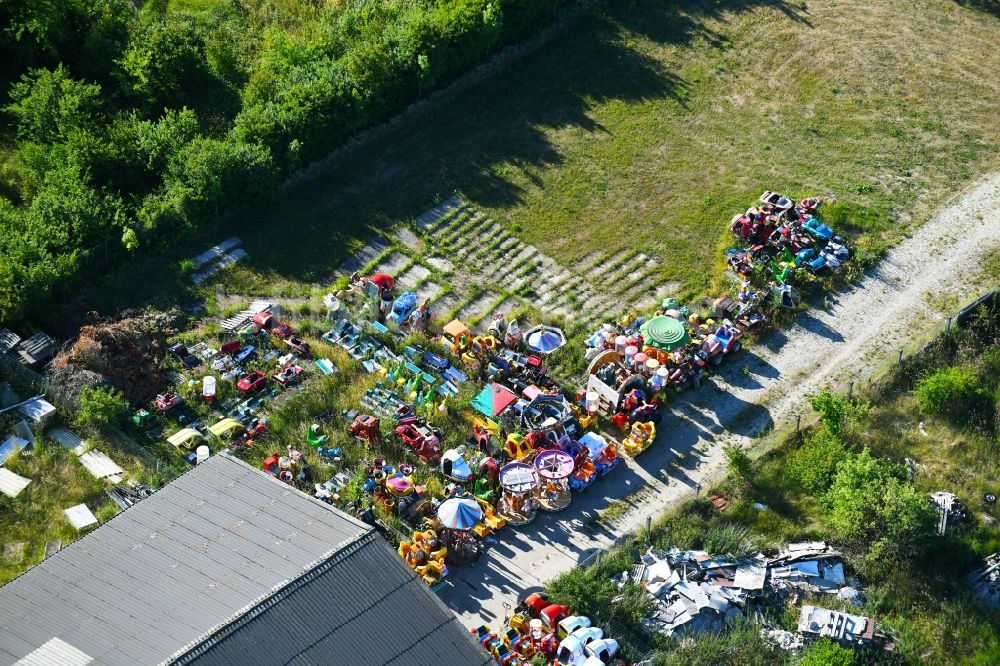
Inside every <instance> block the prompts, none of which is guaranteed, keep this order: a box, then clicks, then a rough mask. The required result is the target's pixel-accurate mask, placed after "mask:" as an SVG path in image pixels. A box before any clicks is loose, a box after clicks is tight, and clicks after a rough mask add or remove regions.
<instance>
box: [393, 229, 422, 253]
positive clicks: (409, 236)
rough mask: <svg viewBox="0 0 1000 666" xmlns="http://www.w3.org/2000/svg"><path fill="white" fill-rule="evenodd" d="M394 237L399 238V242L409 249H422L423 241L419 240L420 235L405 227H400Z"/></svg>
mask: <svg viewBox="0 0 1000 666" xmlns="http://www.w3.org/2000/svg"><path fill="white" fill-rule="evenodd" d="M396 238H398V239H399V242H400V243H402V244H403V245H404V246H405V247H408V248H410V249H411V250H417V251H420V250H421V249H423V246H424V242H423V241H422V240H420V236H418V235H416V234H415V233H413V230H411V229H408V228H407V227H402V228H400V230H399V232H398V233H397V234H396Z"/></svg>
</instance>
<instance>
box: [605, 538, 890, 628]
mask: <svg viewBox="0 0 1000 666" xmlns="http://www.w3.org/2000/svg"><path fill="white" fill-rule="evenodd" d="M629 581H632V582H635V583H639V584H640V585H642V586H643V587H644V588H645V589H646V591H647V592H648V593H649V594H650V596H651V597H652V598H653V599H654V600H655V601H656V604H655V607H654V611H653V613H652V615H651V616H650V617H648V618H646V619H644V620H643V625H644V627H645V628H646V629H647V630H648V631H657V632H663V633H665V634H667V635H668V636H680V635H683V634H689V633H701V632H715V631H718V630H720V629H721V628H722V626H723V625H724V624H725V623H726V622H728V621H730V620H732V619H733V618H738V617H743V616H744V615H745V614H746V613H747V611H746V606H747V602H748V601H750V600H751V599H755V598H759V597H764V596H769V595H771V594H774V593H778V594H786V593H789V592H791V591H792V590H800V591H803V592H809V593H812V594H821V593H830V594H837V595H838V596H839V597H840V598H841V599H845V600H848V601H850V602H851V603H854V604H856V605H861V599H860V596H859V593H858V591H857V590H856V589H855V588H853V587H850V586H849V585H848V581H847V577H846V575H845V573H844V565H843V562H841V560H840V553H838V552H837V551H835V550H833V549H831V548H830V547H828V546H827V545H826V543H824V542H807V543H798V544H791V545H789V546H788V547H787V548H786V549H785V550H783V551H781V552H780V553H779V554H778V555H777V556H775V557H772V558H767V557H765V556H764V555H763V554H758V555H756V556H754V557H750V558H742V559H739V560H731V559H727V558H719V557H711V556H709V554H708V553H706V552H705V551H700V550H683V551H682V550H679V549H677V548H671V549H670V550H666V551H658V550H653V549H650V550H649V551H647V553H646V554H645V555H643V556H642V561H641V563H640V564H638V565H637V566H636V567H635V569H634V570H633V571H632V572H631V573H625V574H622V576H621V577H620V578H619V579H618V581H617V582H618V583H619V585H624V584H625V583H626V582H629ZM814 610H815V611H817V612H819V611H822V609H814ZM865 619H866V618H865ZM868 622H869V624H871V621H870V620H869V621H868ZM864 633H867V632H864Z"/></svg>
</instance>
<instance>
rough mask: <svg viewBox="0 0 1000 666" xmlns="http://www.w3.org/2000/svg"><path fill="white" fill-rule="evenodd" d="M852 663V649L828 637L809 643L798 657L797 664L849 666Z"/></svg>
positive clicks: (805, 665)
mask: <svg viewBox="0 0 1000 666" xmlns="http://www.w3.org/2000/svg"><path fill="white" fill-rule="evenodd" d="M853 663H854V651H853V650H850V649H848V648H845V647H843V646H841V645H837V644H836V643H834V642H833V641H831V640H830V639H828V638H821V639H819V640H818V641H814V642H812V643H810V644H809V646H808V647H807V648H806V649H805V650H803V651H802V655H801V656H800V657H799V666H851V665H852V664H853Z"/></svg>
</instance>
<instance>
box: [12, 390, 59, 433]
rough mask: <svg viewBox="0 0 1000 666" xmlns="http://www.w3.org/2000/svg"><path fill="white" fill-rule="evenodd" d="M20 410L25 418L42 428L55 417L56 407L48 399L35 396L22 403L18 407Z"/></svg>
mask: <svg viewBox="0 0 1000 666" xmlns="http://www.w3.org/2000/svg"><path fill="white" fill-rule="evenodd" d="M20 412H21V414H23V415H24V416H25V418H27V419H28V420H29V421H31V423H33V424H34V425H36V426H39V427H40V428H42V429H43V430H44V429H45V426H46V425H48V424H49V422H50V421H52V419H53V418H55V415H56V408H55V406H54V405H53V404H52V403H50V402H49V401H48V400H45V399H44V398H35V399H34V400H31V401H29V402H26V403H24V404H23V405H21V407H20Z"/></svg>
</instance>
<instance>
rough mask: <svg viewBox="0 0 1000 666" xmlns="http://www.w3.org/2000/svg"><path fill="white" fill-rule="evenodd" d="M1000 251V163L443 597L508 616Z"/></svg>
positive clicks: (696, 487) (708, 474)
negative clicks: (647, 444)
mask: <svg viewBox="0 0 1000 666" xmlns="http://www.w3.org/2000/svg"><path fill="white" fill-rule="evenodd" d="M995 247H1000V173H998V174H994V175H992V176H990V177H989V178H987V179H985V180H983V181H981V182H980V183H979V184H978V185H976V186H975V187H973V188H971V189H969V190H967V191H965V192H963V193H961V194H960V195H958V196H956V197H955V198H953V199H952V200H951V201H950V202H947V203H945V204H944V206H943V207H942V209H941V211H940V212H939V213H938V214H937V215H936V216H935V217H934V218H933V219H931V220H929V221H927V222H926V223H925V224H924V225H923V226H921V227H920V228H919V229H917V230H916V231H915V232H914V233H913V234H912V236H910V237H909V238H907V239H905V240H904V241H903V242H902V243H900V244H899V245H898V246H897V247H896V248H895V249H893V250H892V251H891V252H890V253H889V254H888V256H887V257H886V258H885V259H884V260H883V261H882V262H881V263H880V265H879V266H878V267H877V268H876V269H875V270H873V271H871V272H870V274H869V275H868V276H866V278H865V279H864V280H863V281H862V282H861V283H860V284H859V285H857V286H855V287H853V288H848V289H846V290H844V291H842V292H840V293H838V294H834V295H831V296H830V299H829V300H830V304H829V307H828V308H827V309H826V310H825V311H824V310H817V309H810V310H809V311H807V312H806V313H804V314H803V315H802V316H800V317H799V318H798V320H797V321H796V323H795V324H794V325H793V326H791V327H790V328H788V329H785V330H782V331H775V332H773V333H771V334H770V335H769V336H768V338H767V339H766V340H765V341H764V343H763V344H761V345H758V346H756V347H754V348H753V349H749V350H746V351H744V352H741V354H740V355H739V356H737V357H735V358H733V359H729V360H727V361H726V367H725V368H724V369H723V371H722V372H721V373H720V374H719V375H716V376H714V377H713V378H711V380H710V381H708V382H706V383H705V384H704V385H703V386H702V387H701V388H700V389H699V390H697V391H691V392H688V393H686V394H684V395H683V396H681V397H680V399H678V400H675V401H673V402H672V403H671V404H670V405H669V408H668V413H666V414H665V415H664V419H663V422H662V424H661V426H660V428H659V429H658V433H657V442H656V444H655V445H654V446H653V447H652V448H651V449H650V450H649V451H647V452H646V453H644V454H642V456H640V457H639V458H638V459H637V460H627V461H626V464H625V465H622V466H620V467H619V468H618V469H616V470H614V471H613V472H612V473H611V474H609V475H608V476H607V477H605V478H603V479H601V480H599V481H597V482H596V483H594V484H593V485H592V486H591V487H590V488H589V489H587V490H586V491H585V492H584V493H581V494H577V495H576V496H575V497H574V499H573V504H572V505H570V507H569V508H568V509H566V510H565V511H563V512H562V513H559V514H539V517H538V518H537V519H536V520H535V521H534V522H533V523H532V524H531V525H528V526H527V527H524V528H519V529H517V528H507V529H504V530H503V531H502V532H501V533H500V534H499V536H498V538H497V539H496V540H495V541H492V542H491V545H490V548H489V550H488V552H487V554H486V555H484V556H483V557H482V558H480V560H479V561H478V562H477V563H476V564H475V565H472V566H466V567H459V568H455V569H453V571H452V572H451V575H450V576H449V578H448V581H449V583H448V586H447V587H445V588H444V589H443V590H441V592H440V594H441V597H442V599H443V600H444V602H445V603H446V604H448V606H449V607H450V608H452V609H453V610H454V611H455V613H456V614H458V615H459V617H461V618H462V620H463V621H464V622H465V623H467V624H468V625H476V624H480V623H491V622H492V623H494V624H496V623H498V622H500V621H502V620H503V618H504V616H505V615H506V614H507V610H508V606H513V605H515V604H516V603H517V598H518V597H520V596H522V595H523V594H524V593H526V592H529V591H532V590H535V589H539V588H540V587H541V586H542V585H543V584H544V582H545V581H547V580H549V579H551V578H553V577H554V576H556V575H558V574H559V573H561V572H563V571H566V570H567V569H569V568H572V567H573V566H575V565H576V564H578V563H580V562H583V561H586V560H587V559H589V558H590V557H592V556H594V554H595V553H597V552H598V551H601V550H604V549H606V548H608V547H609V546H610V545H612V544H613V543H614V542H615V541H617V540H618V539H620V538H621V537H622V536H624V535H626V534H628V533H630V532H634V531H636V530H637V529H640V528H642V527H643V526H644V525H645V523H646V521H647V518H654V519H655V518H656V517H657V516H659V515H660V514H662V513H663V512H664V511H666V510H667V509H668V508H670V507H671V506H674V505H675V504H677V503H678V502H680V501H682V500H684V499H686V498H688V497H690V496H691V495H693V494H694V493H696V492H699V491H700V488H701V487H702V486H708V485H709V484H710V483H711V482H712V481H713V480H714V479H716V478H717V477H718V476H719V475H720V474H721V473H722V472H723V471H724V456H723V452H722V449H723V447H724V446H725V445H726V444H729V443H734V444H741V445H748V444H750V443H751V441H752V440H753V439H754V438H756V437H759V436H760V435H762V434H765V433H767V432H769V431H771V430H773V429H776V428H780V427H782V426H784V425H787V424H788V423H789V422H790V420H792V419H794V416H795V414H798V413H806V412H807V411H808V407H807V405H806V404H805V401H806V399H807V397H808V396H810V395H813V394H815V393H817V392H819V391H820V390H821V389H823V388H824V387H826V386H832V387H834V388H840V387H843V386H846V383H847V382H848V381H851V380H853V379H856V378H861V377H864V376H865V375H867V374H868V373H869V372H870V371H871V370H872V369H873V368H874V367H876V366H877V365H878V364H880V363H884V362H886V361H890V360H892V359H894V358H895V357H896V355H897V350H898V349H899V348H900V346H901V345H902V344H903V343H905V342H906V341H907V340H910V339H911V338H913V337H914V336H916V335H920V334H921V333H924V332H926V331H927V330H928V328H929V327H931V326H934V325H936V324H938V323H939V322H940V320H941V319H942V318H943V317H944V316H945V315H944V314H942V313H941V312H940V311H938V310H936V309H935V308H934V306H933V305H932V303H938V304H941V303H956V304H957V303H960V302H965V300H968V299H970V298H971V297H972V296H974V295H975V294H974V291H975V288H974V287H972V286H970V282H969V280H968V277H969V276H970V275H972V274H974V273H975V270H974V267H976V266H977V265H979V260H980V259H981V258H982V256H983V254H984V253H985V252H986V251H987V250H989V249H991V248H995Z"/></svg>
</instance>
